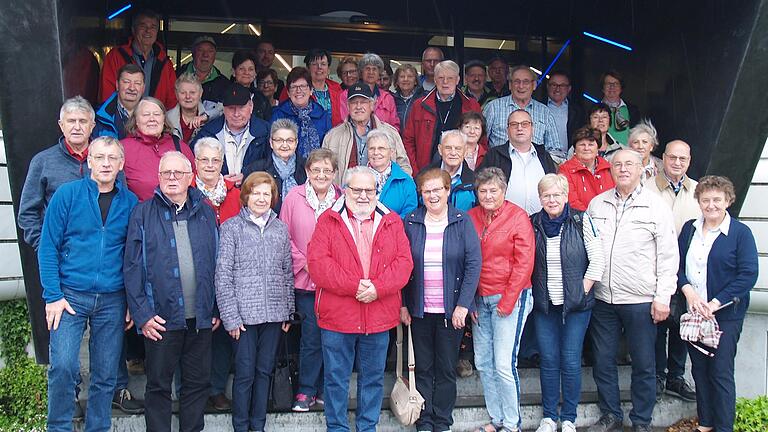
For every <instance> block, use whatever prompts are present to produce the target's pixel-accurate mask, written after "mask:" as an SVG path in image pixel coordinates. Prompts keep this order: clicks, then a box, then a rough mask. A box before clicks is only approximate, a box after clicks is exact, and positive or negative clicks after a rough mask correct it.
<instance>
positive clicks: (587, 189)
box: [560, 156, 614, 211]
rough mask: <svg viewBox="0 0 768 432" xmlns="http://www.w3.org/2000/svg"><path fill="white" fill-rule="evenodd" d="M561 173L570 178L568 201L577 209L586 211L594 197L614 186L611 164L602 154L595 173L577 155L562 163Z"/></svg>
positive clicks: (598, 158) (598, 159)
mask: <svg viewBox="0 0 768 432" xmlns="http://www.w3.org/2000/svg"><path fill="white" fill-rule="evenodd" d="M560 174H562V175H564V176H566V177H567V178H568V203H569V204H570V205H571V207H573V208H574V209H576V210H581V211H585V210H586V209H587V206H589V202H590V201H592V198H594V197H596V196H597V195H600V194H601V193H603V192H605V191H607V190H608V189H611V188H613V186H614V183H613V177H611V164H610V163H609V162H608V161H607V160H605V159H603V158H601V157H600V156H598V157H597V166H596V167H595V173H594V174H592V171H590V170H589V169H588V168H587V167H585V166H584V164H582V163H581V162H579V160H578V159H576V157H572V158H570V159H568V160H567V161H565V162H564V163H563V164H562V165H560Z"/></svg>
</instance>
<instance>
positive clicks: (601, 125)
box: [568, 103, 623, 162]
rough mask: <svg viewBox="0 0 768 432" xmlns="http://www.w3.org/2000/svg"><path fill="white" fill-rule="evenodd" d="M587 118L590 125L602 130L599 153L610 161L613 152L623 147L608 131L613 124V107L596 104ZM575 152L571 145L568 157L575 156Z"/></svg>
mask: <svg viewBox="0 0 768 432" xmlns="http://www.w3.org/2000/svg"><path fill="white" fill-rule="evenodd" d="M587 119H588V120H589V127H591V128H592V129H597V130H598V131H600V141H598V142H597V144H598V149H597V154H598V155H599V156H601V157H603V158H605V159H606V160H608V161H609V162H610V160H611V158H612V157H613V153H615V152H616V151H617V150H621V149H622V148H623V147H622V145H621V144H619V143H618V142H617V141H616V140H615V139H614V138H613V137H612V136H611V134H610V133H609V132H608V130H609V129H610V126H611V109H610V108H608V105H606V104H603V103H599V104H594V105H593V106H592V108H591V109H590V110H589V113H588V114H587ZM573 153H574V148H573V147H571V148H570V149H569V150H568V157H569V158H570V157H571V156H573Z"/></svg>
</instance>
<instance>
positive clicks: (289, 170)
mask: <svg viewBox="0 0 768 432" xmlns="http://www.w3.org/2000/svg"><path fill="white" fill-rule="evenodd" d="M272 162H274V163H275V171H277V175H279V176H280V180H282V181H283V190H282V191H281V194H282V197H283V198H285V197H286V196H288V191H290V190H291V188H293V187H294V186H296V185H297V184H298V183H296V179H295V178H294V177H295V176H294V174H295V173H296V154H295V153H294V154H293V156H291V158H290V159H288V161H287V162H286V161H284V160H282V159H280V158H279V157H277V155H276V154H274V153H272Z"/></svg>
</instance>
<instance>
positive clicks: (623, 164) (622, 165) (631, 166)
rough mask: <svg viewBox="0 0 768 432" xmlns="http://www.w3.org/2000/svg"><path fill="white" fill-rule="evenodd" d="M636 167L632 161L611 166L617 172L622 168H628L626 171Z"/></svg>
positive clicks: (615, 163)
mask: <svg viewBox="0 0 768 432" xmlns="http://www.w3.org/2000/svg"><path fill="white" fill-rule="evenodd" d="M636 165H637V163H635V162H631V161H630V162H614V163H612V164H611V166H612V167H613V168H614V169H617V170H620V169H622V168H626V169H628V170H630V169H632V168H634V167H635V166H636Z"/></svg>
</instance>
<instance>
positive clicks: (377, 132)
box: [367, 129, 396, 156]
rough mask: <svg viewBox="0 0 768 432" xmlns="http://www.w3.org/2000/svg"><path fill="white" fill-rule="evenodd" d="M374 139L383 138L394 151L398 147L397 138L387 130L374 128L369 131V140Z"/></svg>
mask: <svg viewBox="0 0 768 432" xmlns="http://www.w3.org/2000/svg"><path fill="white" fill-rule="evenodd" d="M373 140H383V141H384V142H385V143H387V145H389V148H390V149H391V150H392V151H393V152H394V151H395V149H396V147H395V140H394V139H392V135H390V134H389V132H387V131H385V130H382V129H374V130H372V131H370V132H368V138H367V142H371V141H373ZM393 156H394V155H393Z"/></svg>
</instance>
